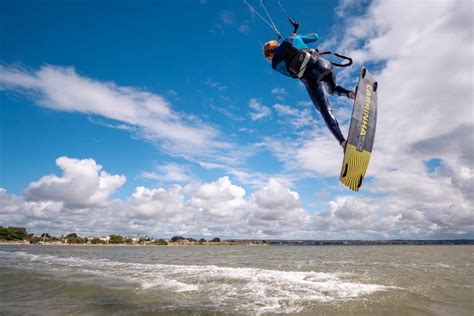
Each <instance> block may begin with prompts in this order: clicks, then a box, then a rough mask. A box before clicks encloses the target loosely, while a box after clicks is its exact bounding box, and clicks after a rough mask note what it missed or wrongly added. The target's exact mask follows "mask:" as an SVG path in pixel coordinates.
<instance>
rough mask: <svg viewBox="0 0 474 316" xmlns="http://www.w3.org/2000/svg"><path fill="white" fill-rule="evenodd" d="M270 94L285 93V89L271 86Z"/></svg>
mask: <svg viewBox="0 0 474 316" xmlns="http://www.w3.org/2000/svg"><path fill="white" fill-rule="evenodd" d="M271 92H272V94H277V95H279V94H286V90H285V89H284V88H273V89H272V91H271Z"/></svg>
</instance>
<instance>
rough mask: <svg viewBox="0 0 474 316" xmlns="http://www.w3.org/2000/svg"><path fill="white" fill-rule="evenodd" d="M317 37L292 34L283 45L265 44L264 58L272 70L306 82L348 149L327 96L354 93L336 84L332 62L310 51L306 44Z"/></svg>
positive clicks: (275, 42)
mask: <svg viewBox="0 0 474 316" xmlns="http://www.w3.org/2000/svg"><path fill="white" fill-rule="evenodd" d="M318 38H319V36H318V35H317V34H316V33H312V34H308V35H304V36H302V35H298V34H292V35H291V36H290V37H289V38H287V39H285V40H284V41H283V42H282V43H281V44H279V43H278V42H277V41H275V40H273V41H269V42H267V43H265V45H264V46H263V52H264V55H265V58H266V59H268V60H269V61H271V62H272V67H273V69H275V70H276V71H278V72H280V73H282V74H283V75H285V76H289V77H292V78H299V79H300V80H301V81H302V82H303V83H304V85H305V87H306V89H307V91H308V94H309V96H310V97H311V101H313V104H314V105H315V106H316V108H317V109H318V111H319V112H320V113H321V115H322V117H323V119H324V122H326V125H327V127H328V128H329V130H330V131H331V133H332V134H333V135H334V137H336V139H337V140H338V141H339V144H340V145H341V146H342V148H345V146H346V140H345V139H344V136H343V135H342V133H341V130H340V129H339V124H338V123H337V120H336V118H335V117H334V115H333V114H332V109H331V107H330V106H329V102H328V99H327V95H326V93H329V94H331V95H338V96H340V95H344V96H347V97H348V98H350V99H355V92H353V91H349V90H347V89H345V88H343V87H341V86H338V85H336V76H335V75H334V72H333V70H332V65H331V63H330V62H329V61H328V60H326V59H324V58H322V57H321V56H319V55H318V53H317V51H316V50H314V49H309V48H308V46H307V45H306V44H308V43H312V42H315V41H317V40H318Z"/></svg>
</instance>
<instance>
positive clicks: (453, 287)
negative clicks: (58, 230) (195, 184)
mask: <svg viewBox="0 0 474 316" xmlns="http://www.w3.org/2000/svg"><path fill="white" fill-rule="evenodd" d="M473 253H474V246H266V247H264V246H261V247H247V246H188V247H186V246H182V247H170V246H161V247H159V246H146V247H139V246H132V247H125V246H124V247H109V246H10V245H8V246H7V245H5V246H0V314H7V315H66V314H75V315H109V314H114V315H223V314H225V315H262V314H264V315H272V314H281V313H292V314H301V315H369V314H370V315H472V314H473V313H474V303H473V301H474V292H473V288H472V287H473V284H474V266H473V264H474V262H473Z"/></svg>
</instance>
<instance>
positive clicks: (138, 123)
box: [0, 0, 473, 238]
mask: <svg viewBox="0 0 474 316" xmlns="http://www.w3.org/2000/svg"><path fill="white" fill-rule="evenodd" d="M249 2H250V1H249ZM251 3H252V4H254V5H255V7H256V8H257V9H258V10H259V11H260V12H263V11H262V9H261V7H259V5H258V1H254V2H251ZM265 3H266V4H267V8H268V9H269V11H270V13H271V14H272V17H273V18H274V21H275V23H276V24H277V26H278V27H279V29H280V31H281V32H282V33H283V34H289V33H290V31H291V26H290V24H289V23H288V22H287V21H286V16H285V14H284V13H283V12H282V11H281V9H280V8H279V6H278V4H277V2H275V1H266V2H265ZM282 4H283V5H284V6H285V8H286V10H287V11H288V13H289V14H291V15H292V16H294V18H295V19H296V20H300V21H301V22H302V26H301V29H300V32H302V33H310V32H317V33H318V34H319V35H320V41H319V42H318V43H317V45H315V47H319V48H323V49H330V50H338V51H341V52H345V53H348V54H350V55H351V56H352V57H353V58H354V61H355V66H354V67H352V68H351V69H344V70H339V69H337V70H336V71H337V74H338V80H339V82H340V83H341V84H343V85H345V86H347V87H352V86H353V85H354V84H355V82H356V80H357V76H358V70H359V69H360V67H361V66H362V65H365V66H367V67H369V69H370V70H371V71H372V72H374V73H375V75H376V76H377V77H378V79H379V83H380V87H381V89H380V90H381V92H380V96H379V100H380V103H381V114H380V117H379V132H378V133H377V137H376V145H375V149H374V156H373V161H372V163H371V166H370V168H369V171H368V174H367V176H368V178H367V180H366V183H365V184H364V187H363V188H362V190H361V192H359V193H353V192H351V191H349V190H348V189H347V188H345V187H343V186H342V185H340V184H339V183H338V175H339V165H340V163H341V161H342V151H341V149H340V147H339V145H338V144H337V142H336V141H335V140H334V139H333V138H332V136H331V135H330V133H329V131H328V130H327V129H326V128H325V126H324V124H323V121H322V120H321V118H320V117H319V114H318V113H317V112H316V110H315V109H314V107H313V105H312V104H311V103H310V102H309V98H308V96H307V94H306V91H305V89H304V87H303V86H302V85H301V84H300V83H298V82H297V81H296V80H291V79H289V78H286V77H283V76H281V75H279V74H278V73H275V72H274V71H273V70H272V69H271V67H270V64H269V63H268V62H267V61H266V60H265V59H263V57H262V53H261V44H262V43H264V42H265V41H266V40H269V39H272V38H274V37H275V35H274V33H273V32H272V30H271V29H270V28H269V27H267V26H266V25H265V24H264V23H263V22H262V21H261V20H259V19H258V17H257V16H255V15H254V14H253V13H252V12H251V11H250V10H249V9H248V8H247V7H246V6H245V5H244V3H243V2H241V1H143V2H132V1H118V2H113V3H112V2H109V1H103V2H93V1H83V2H62V1H43V2H36V1H16V2H7V3H2V5H1V6H2V8H1V13H0V14H1V19H0V20H1V22H0V38H2V42H0V45H1V47H0V48H1V54H0V109H1V116H0V133H1V143H0V145H1V148H0V149H1V156H0V163H1V165H0V188H2V190H3V191H2V192H3V195H2V199H0V201H3V203H2V204H0V205H3V207H4V209H8V211H5V210H4V212H5V213H4V214H3V215H1V214H0V225H1V224H4V225H13V224H16V225H22V226H27V227H29V228H30V229H32V230H42V229H50V230H55V231H58V232H60V231H66V230H77V231H82V232H84V233H88V232H90V233H106V232H108V231H111V232H122V233H136V232H137V231H146V232H151V233H154V234H157V235H159V234H162V235H166V234H173V233H174V232H178V231H179V232H182V233H185V234H190V235H193V236H207V235H212V234H219V235H221V236H224V237H225V236H228V237H246V236H253V237H287V238H293V237H295V238H296V237H298V238H299V237H301V238H338V237H342V238H344V237H347V238H391V237H394V238H395V237H410V238H437V237H453V236H454V237H457V236H463V237H465V236H472V223H467V224H466V221H465V218H469V217H470V216H471V215H472V192H470V190H471V189H472V159H471V156H470V154H469V149H470V148H471V147H469V146H470V145H465V143H466V144H467V143H469V142H470V139H469V137H468V138H467V139H466V137H464V136H462V135H465V131H468V133H469V131H470V132H472V131H473V129H472V126H473V117H472V108H471V109H470V108H469V106H470V105H472V89H471V87H472V67H471V78H469V69H456V73H455V74H451V75H452V76H453V77H455V78H457V79H456V80H458V82H459V81H460V82H461V84H458V85H456V86H454V90H456V91H455V93H454V92H453V95H450V96H449V102H451V103H454V104H455V105H453V107H456V108H458V109H461V110H462V109H466V111H467V113H468V114H469V111H470V114H471V115H462V114H457V113H456V114H451V117H452V120H451V121H452V122H451V123H448V124H445V125H444V127H443V128H441V129H440V128H437V126H439V124H441V122H444V121H443V120H444V117H445V116H446V113H450V112H446V111H447V109H446V106H445V104H443V103H441V102H440V103H438V101H436V100H440V99H441V100H442V99H443V98H446V97H445V96H443V95H442V94H440V95H439V97H437V93H440V90H441V85H442V84H443V83H442V82H441V81H436V80H435V79H433V78H434V76H433V75H431V74H439V71H440V69H438V68H437V66H436V62H438V61H441V60H444V58H445V56H446V54H447V53H448V52H444V51H440V52H438V53H437V54H435V56H434V57H431V58H432V59H433V60H429V61H430V63H428V61H425V63H423V61H422V59H421V58H422V56H421V55H422V53H424V52H425V51H426V50H427V49H429V48H430V47H434V45H435V44H436V38H435V37H441V38H443V39H446V40H447V41H451V43H452V44H453V45H457V46H458V47H459V45H461V47H462V45H465V46H466V47H467V48H466V49H467V51H468V52H469V50H471V51H472V47H471V48H469V36H470V38H471V44H472V30H471V31H468V30H467V31H466V30H465V29H468V28H465V26H466V24H467V23H471V26H472V22H469V18H470V16H469V13H467V16H466V13H463V12H462V10H461V9H459V8H456V7H454V6H452V5H450V4H449V2H448V1H438V2H436V4H435V5H434V6H433V7H432V8H431V9H430V10H426V8H425V7H426V3H425V4H423V3H422V4H420V5H417V6H415V7H414V8H413V10H414V11H413V12H412V13H411V14H407V15H406V16H404V17H403V18H400V19H398V20H397V18H396V17H395V14H396V12H398V11H400V12H403V8H404V6H406V5H408V4H407V3H406V2H404V1H399V2H397V1H387V2H385V3H384V2H380V1H373V2H371V1H360V0H342V1H340V2H337V1H282ZM460 4H461V7H463V8H467V9H469V7H471V8H472V4H471V3H470V2H469V1H460ZM417 10H419V11H417ZM471 11H472V10H471ZM417 12H418V13H419V14H421V15H419V16H418V17H417V16H416V13H417ZM443 16H447V17H448V18H447V19H446V20H445V19H444V18H441V17H443ZM433 21H437V22H436V23H434V22H433ZM456 21H458V22H457V23H458V24H461V25H462V26H463V28H462V29H463V32H464V33H466V32H467V34H464V33H463V32H461V34H460V35H459V30H458V28H459V26H458V24H456ZM415 22H416V23H415ZM410 23H411V25H412V28H408V27H407V26H406V24H410ZM467 26H468V25H467ZM471 29H472V27H471ZM453 34H457V35H455V36H453ZM435 35H436V36H435ZM436 45H437V44H436ZM448 46H450V45H448ZM471 46H472V45H471ZM408 55H414V57H413V58H412V59H410V60H409V59H408V58H407V57H406V56H408ZM458 55H459V56H456V57H458V58H459V59H460V60H461V61H463V60H465V62H466V63H468V64H469V63H470V64H471V66H472V60H470V59H469V58H468V56H466V55H463V54H462V53H458ZM436 58H438V59H436ZM413 59H415V60H413ZM417 61H418V62H419V63H418V64H419V65H420V66H419V70H417V69H413V67H412V66H410V67H412V68H410V67H408V66H409V65H410V63H415V62H417ZM441 71H446V70H443V69H441ZM413 73H415V75H413ZM407 74H410V75H411V78H410V80H411V81H412V82H411V83H410V85H409V86H408V87H409V88H405V83H404V81H403V80H402V78H404V77H406V75H407ZM392 78H395V79H393V80H391V79H392ZM427 78H429V80H428V79H427ZM430 80H431V81H432V82H430ZM427 81H428V82H427ZM469 83H470V84H471V87H469ZM427 86H428V87H431V88H433V89H432V90H431V89H427V92H423V91H424V90H423V89H425V88H426V87H427ZM412 87H417V89H418V90H416V89H415V88H412ZM400 89H403V91H400ZM419 91H421V92H422V93H421V94H420V92H419ZM460 95H464V97H463V98H461V97H460ZM466 96H467V97H466ZM330 102H331V104H332V106H333V108H334V110H335V114H336V117H337V118H338V119H339V122H340V124H341V126H342V130H343V132H344V133H346V132H347V124H348V118H349V116H350V111H351V106H352V104H351V103H350V102H349V101H348V100H347V99H343V98H334V97H330ZM400 104H402V105H401V106H400ZM384 107H386V109H387V110H386V111H384ZM396 109H398V110H396ZM420 113H424V114H425V118H426V119H427V120H426V121H425V120H422V119H421V120H417V119H416V118H417V117H416V116H417V115H419V114H420ZM453 115H454V116H453ZM402 120H404V121H405V122H406V123H401V122H402ZM381 124H382V125H381ZM411 126H414V128H410V129H408V127H411ZM397 128H398V129H399V130H403V131H404V136H399V132H397V131H396V130H397ZM434 131H436V132H434ZM463 131H464V133H463ZM435 141H438V142H439V141H441V142H446V143H449V144H450V145H448V146H447V147H446V146H445V148H446V149H445V150H440V149H439V148H438V147H434V146H433V145H432V144H433V142H435ZM456 144H458V145H456ZM466 146H468V147H467V148H466ZM448 147H449V148H450V149H449V150H448ZM466 153H467V154H466ZM437 192H447V193H446V195H447V197H446V199H445V200H437V197H438V196H439V194H438V193H437ZM451 205H456V207H455V211H453V209H454V208H453V207H450V206H451ZM446 208H447V209H448V213H449V214H448V213H447V212H446ZM91 214H102V215H100V216H99V215H97V216H98V217H104V216H106V214H109V215H110V216H108V217H109V218H110V220H109V221H107V222H103V223H102V222H101V221H100V220H99V219H96V218H94V216H96V215H91ZM112 214H113V215H112ZM413 214H415V215H413ZM443 214H444V215H443ZM446 214H448V215H446ZM52 217H54V218H55V219H56V220H55V221H51V218H52ZM106 217H107V216H106ZM112 217H113V220H112ZM91 218H93V220H91ZM463 223H464V224H463ZM302 227H303V228H302Z"/></svg>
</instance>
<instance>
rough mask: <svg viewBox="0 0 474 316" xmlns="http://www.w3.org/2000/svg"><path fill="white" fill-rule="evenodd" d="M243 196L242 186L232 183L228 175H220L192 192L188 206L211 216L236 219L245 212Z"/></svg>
mask: <svg viewBox="0 0 474 316" xmlns="http://www.w3.org/2000/svg"><path fill="white" fill-rule="evenodd" d="M244 196H245V190H244V189H243V188H241V187H239V186H236V185H233V184H232V183H231V181H230V180H229V178H228V177H222V178H219V179H218V180H217V181H216V182H212V183H205V184H203V185H201V186H200V187H199V188H198V189H197V190H196V191H195V192H193V194H192V198H191V201H190V203H189V206H190V207H191V208H194V209H197V210H199V211H201V212H203V213H204V214H205V215H209V216H211V217H221V218H225V219H226V220H229V219H236V218H240V217H241V216H242V215H244V214H245V211H246V201H245V200H244Z"/></svg>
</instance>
